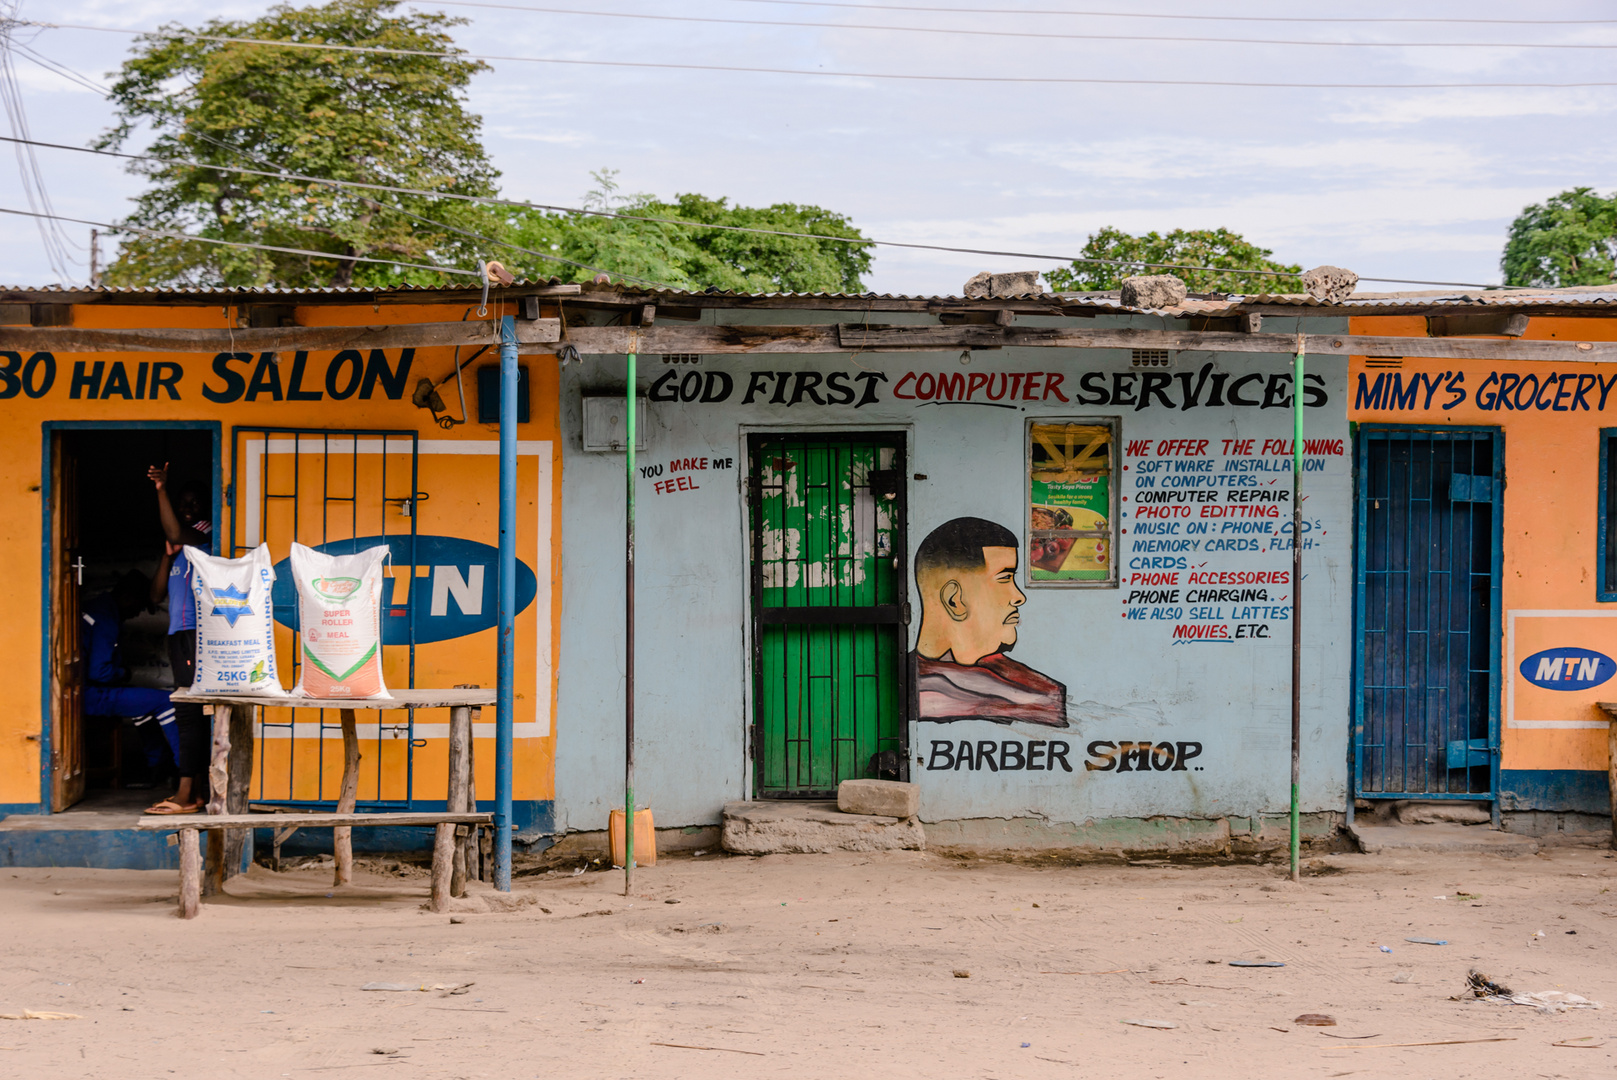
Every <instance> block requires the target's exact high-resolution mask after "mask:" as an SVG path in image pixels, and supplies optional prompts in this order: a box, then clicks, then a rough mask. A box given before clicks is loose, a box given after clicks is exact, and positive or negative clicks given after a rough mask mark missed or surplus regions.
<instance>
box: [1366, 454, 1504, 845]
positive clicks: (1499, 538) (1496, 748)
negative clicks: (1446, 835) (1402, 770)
mask: <svg viewBox="0 0 1617 1080" xmlns="http://www.w3.org/2000/svg"><path fill="white" fill-rule="evenodd" d="M1378 432H1398V433H1403V434H1409V435H1421V434H1428V435H1453V434H1455V433H1458V432H1471V433H1473V434H1478V435H1488V436H1490V437H1491V438H1492V440H1493V485H1494V487H1493V490H1494V497H1493V508H1494V514H1493V537H1492V540H1493V553H1492V558H1491V560H1490V562H1491V565H1490V566H1489V577H1490V583H1489V587H1488V599H1489V603H1490V604H1491V605H1492V607H1493V617H1492V618H1491V619H1490V620H1489V624H1488V752H1489V753H1488V756H1489V762H1488V791H1487V792H1433V793H1430V794H1414V793H1411V794H1401V793H1398V792H1384V791H1376V792H1370V793H1368V794H1366V793H1364V792H1361V791H1360V789H1359V781H1360V777H1361V776H1362V775H1363V771H1364V752H1363V736H1364V682H1365V679H1364V624H1363V618H1364V606H1365V597H1364V592H1365V584H1366V583H1365V578H1364V575H1365V569H1364V557H1365V546H1366V540H1367V537H1366V531H1367V529H1368V526H1369V523H1368V521H1367V520H1366V517H1365V515H1364V514H1363V513H1361V512H1360V511H1361V505H1360V504H1361V503H1362V502H1363V498H1362V496H1363V488H1362V486H1361V485H1362V484H1363V483H1364V482H1365V479H1364V477H1363V475H1362V465H1363V459H1364V448H1365V444H1366V443H1367V441H1368V440H1367V438H1366V436H1369V435H1374V434H1376V433H1378ZM1504 536H1505V429H1504V428H1503V427H1498V426H1493V425H1487V424H1463V425H1461V424H1457V425H1448V424H1443V425H1437V424H1356V425H1354V427H1353V683H1352V693H1353V713H1352V717H1351V724H1352V726H1351V728H1350V730H1349V732H1348V753H1349V754H1350V755H1351V764H1352V770H1353V775H1352V777H1351V778H1350V780H1351V786H1350V789H1349V790H1350V792H1351V794H1350V795H1349V796H1348V799H1349V803H1350V805H1351V802H1352V800H1354V799H1399V798H1412V799H1418V800H1420V801H1422V802H1426V801H1434V802H1435V801H1438V800H1443V799H1452V800H1458V801H1462V802H1491V803H1492V804H1493V810H1494V819H1495V822H1496V823H1497V821H1498V816H1499V761H1500V758H1501V756H1502V754H1501V747H1500V719H1499V717H1500V701H1501V685H1502V676H1503V665H1504V659H1503V655H1504V624H1505V612H1504V604H1503V586H1504V570H1505V552H1504Z"/></svg>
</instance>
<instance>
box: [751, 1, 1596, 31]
mask: <svg viewBox="0 0 1617 1080" xmlns="http://www.w3.org/2000/svg"><path fill="white" fill-rule="evenodd" d="M730 2H731V3H735V4H776V5H781V6H786V7H816V8H847V9H852V10H855V11H923V12H932V13H941V14H947V15H1063V16H1073V17H1078V18H1090V19H1179V20H1183V21H1195V22H1286V23H1293V22H1294V23H1444V24H1448V25H1456V26H1472V25H1476V26H1608V25H1611V24H1613V23H1617V19H1456V18H1444V17H1440V16H1430V17H1429V16H1420V15H1408V16H1394V17H1379V16H1353V15H1346V16H1344V15H1179V14H1170V13H1167V12H1150V11H1086V10H1080V11H1072V10H1062V9H1059V8H994V9H993V10H991V11H990V10H984V9H983V8H960V7H931V6H922V5H916V4H849V3H837V2H835V0H730Z"/></svg>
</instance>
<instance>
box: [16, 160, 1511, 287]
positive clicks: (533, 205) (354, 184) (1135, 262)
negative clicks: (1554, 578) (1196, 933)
mask: <svg viewBox="0 0 1617 1080" xmlns="http://www.w3.org/2000/svg"><path fill="white" fill-rule="evenodd" d="M204 138H206V136H204ZM15 141H17V140H15V139H11V138H7V137H6V136H4V135H0V142H15ZM209 141H210V142H216V141H217V140H213V139H209ZM32 145H34V146H41V147H48V148H50V149H52V150H70V151H72V152H74V153H78V154H95V155H98V156H102V157H115V158H123V159H128V160H133V161H152V162H157V163H159V164H163V165H183V166H186V167H188V168H194V169H214V170H217V171H219V172H239V173H246V174H248V175H253V176H272V177H276V178H278V179H282V180H296V181H299V182H300V183H305V182H306V183H316V184H330V185H333V186H337V187H351V188H361V189H365V190H370V191H392V192H399V193H402V194H406V195H423V196H427V197H429V198H440V199H458V200H461V201H464V202H476V203H486V204H490V205H495V206H514V207H521V208H525V209H531V210H549V211H553V212H557V213H564V214H580V215H587V216H591V217H608V218H619V219H621V220H624V221H646V222H656V223H659V224H666V225H680V226H683V227H685V228H690V229H718V230H722V231H725V232H739V233H752V234H757V235H763V236H783V237H789V238H792V239H800V240H823V241H826V242H829V243H838V244H854V245H860V246H864V245H869V246H874V247H892V248H906V249H911V250H916V251H941V252H947V253H950V254H959V255H988V256H993V257H999V258H1013V259H1043V260H1048V261H1053V262H1063V263H1086V264H1091V265H1097V266H1139V267H1144V268H1147V269H1159V270H1193V271H1200V272H1204V273H1214V274H1254V275H1260V276H1264V277H1284V278H1291V277H1296V276H1297V275H1296V274H1292V273H1289V272H1286V271H1280V270H1257V269H1243V268H1240V267H1234V268H1231V267H1220V266H1189V265H1185V264H1181V263H1155V262H1146V261H1144V260H1139V259H1096V258H1087V257H1084V256H1081V255H1047V254H1039V253H1036V252H1027V251H996V250H993V249H988V248H969V247H956V246H952V245H947V244H917V243H912V242H907V241H900V240H872V239H866V238H863V237H848V236H831V235H827V234H824V233H805V232H794V231H791V230H787V229H760V228H756V227H753V226H746V225H716V224H710V223H708V222H702V221H687V220H684V219H682V218H670V217H657V216H654V215H650V214H625V213H621V212H619V211H616V210H592V209H588V208H584V207H575V206H558V205H555V204H551V203H537V202H528V201H525V200H522V199H503V198H499V197H497V196H492V195H462V194H459V193H457V192H442V191H427V190H424V189H421V188H407V187H397V186H393V185H389V184H367V183H361V182H360V181H357V180H329V179H325V178H323V177H318V176H305V175H302V174H299V173H289V172H271V171H269V170H261V169H249V168H245V167H243V166H239V165H211V164H204V163H202V162H196V161H183V160H174V159H170V158H159V157H152V156H150V155H148V154H130V153H125V152H123V151H118V150H97V149H94V148H91V147H84V146H69V145H67V144H66V143H48V142H38V141H35V142H33V143H32ZM524 250H526V249H524ZM535 254H537V253H535ZM1359 280H1361V281H1382V282H1387V283H1388V284H1393V285H1439V286H1453V287H1456V288H1463V289H1497V288H1499V286H1498V285H1487V284H1481V283H1478V282H1474V281H1426V280H1422V279H1418V278H1392V277H1372V276H1369V275H1361V276H1360V279H1359Z"/></svg>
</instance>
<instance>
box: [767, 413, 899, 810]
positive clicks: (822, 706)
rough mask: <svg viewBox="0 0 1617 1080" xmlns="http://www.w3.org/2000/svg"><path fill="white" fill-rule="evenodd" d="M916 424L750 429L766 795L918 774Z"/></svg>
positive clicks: (826, 792)
mask: <svg viewBox="0 0 1617 1080" xmlns="http://www.w3.org/2000/svg"><path fill="white" fill-rule="evenodd" d="M904 446H905V439H904V435H903V434H902V433H887V432H860V433H856V434H853V433H850V434H842V433H839V434H834V435H832V434H813V435H807V434H779V435H775V434H771V435H752V436H750V437H749V438H748V449H749V455H748V456H749V461H748V504H749V506H750V508H751V515H752V516H751V526H752V527H751V532H752V553H751V556H752V557H751V561H752V574H751V579H752V667H753V681H754V693H753V724H752V732H753V737H752V747H753V759H754V768H755V770H756V771H755V777H754V792H755V794H756V795H757V796H758V797H759V798H765V799H793V798H797V799H814V798H821V799H823V798H834V797H835V796H836V790H837V785H838V784H839V783H841V782H842V781H843V780H853V779H861V778H879V779H887V780H903V779H907V778H908V776H909V772H908V756H909V755H908V753H907V747H906V745H905V731H906V725H905V723H904V717H905V715H906V711H907V706H908V702H909V696H910V695H909V678H908V674H909V664H908V662H907V656H906V650H907V648H908V645H907V634H908V630H907V627H908V625H909V605H908V603H907V602H906V600H905V597H906V596H907V595H908V588H907V584H906V583H907V579H908V573H909V571H908V569H907V566H908V552H909V547H908V544H907V542H906V540H905V522H906V509H905V493H906V490H907V487H908V485H907V484H906V483H905V482H904V481H905V477H906V475H907V474H906V472H905V467H904Z"/></svg>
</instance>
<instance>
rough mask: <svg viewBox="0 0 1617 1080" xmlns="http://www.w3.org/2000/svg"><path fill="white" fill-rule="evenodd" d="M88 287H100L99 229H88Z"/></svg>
mask: <svg viewBox="0 0 1617 1080" xmlns="http://www.w3.org/2000/svg"><path fill="white" fill-rule="evenodd" d="M90 287H91V288H92V289H99V288H100V287H101V230H100V229H91V230H90Z"/></svg>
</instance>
